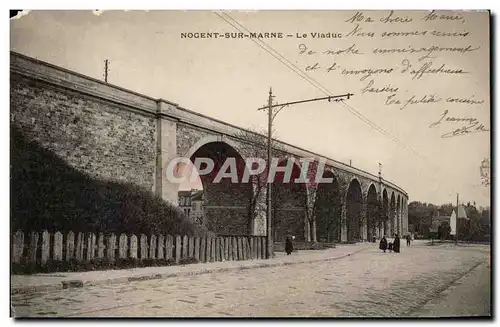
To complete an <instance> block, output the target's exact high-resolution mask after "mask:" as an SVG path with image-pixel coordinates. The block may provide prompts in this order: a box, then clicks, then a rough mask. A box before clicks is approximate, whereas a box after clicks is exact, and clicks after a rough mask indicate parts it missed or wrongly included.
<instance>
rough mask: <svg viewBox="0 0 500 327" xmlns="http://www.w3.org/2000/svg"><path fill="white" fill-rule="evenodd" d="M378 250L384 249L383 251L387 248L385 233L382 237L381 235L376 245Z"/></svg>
mask: <svg viewBox="0 0 500 327" xmlns="http://www.w3.org/2000/svg"><path fill="white" fill-rule="evenodd" d="M378 248H379V249H380V250H384V252H385V251H386V250H387V239H386V238H385V235H384V237H382V239H381V240H380V245H379V247H378Z"/></svg>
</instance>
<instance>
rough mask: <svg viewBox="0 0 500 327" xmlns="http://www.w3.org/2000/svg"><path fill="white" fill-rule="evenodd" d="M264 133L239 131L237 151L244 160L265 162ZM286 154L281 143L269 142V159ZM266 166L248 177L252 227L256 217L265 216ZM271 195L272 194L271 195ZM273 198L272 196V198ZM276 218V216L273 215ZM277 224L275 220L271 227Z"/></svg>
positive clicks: (265, 143) (249, 221) (265, 145)
mask: <svg viewBox="0 0 500 327" xmlns="http://www.w3.org/2000/svg"><path fill="white" fill-rule="evenodd" d="M265 134H267V133H264V132H258V131H255V130H241V131H240V132H238V133H237V134H236V135H235V137H236V138H238V139H239V140H240V142H239V143H240V146H239V148H238V149H239V151H240V153H241V155H242V156H244V157H245V158H261V159H264V160H266V161H267V136H265ZM285 156H286V152H285V150H284V147H283V145H282V143H280V142H278V141H277V140H276V139H272V140H271V157H272V158H284V157H285ZM256 165H257V163H254V164H253V166H252V169H255V168H256ZM267 175H268V165H266V168H265V169H264V171H263V172H262V173H260V174H256V175H252V176H250V179H249V181H250V182H251V184H252V192H251V193H252V194H251V195H250V199H249V205H248V224H249V225H250V226H252V225H253V222H254V220H255V219H256V218H257V217H258V216H264V217H265V215H266V205H267V203H266V201H265V198H264V197H263V195H265V194H266V188H267ZM271 194H272V193H271ZM273 198H274V196H273ZM274 217H276V215H274ZM277 223H279V221H276V219H274V220H273V226H274V225H275V224H277Z"/></svg>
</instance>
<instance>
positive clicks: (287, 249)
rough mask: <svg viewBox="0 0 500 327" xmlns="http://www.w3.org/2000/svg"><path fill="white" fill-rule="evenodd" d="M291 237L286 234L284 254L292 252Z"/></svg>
mask: <svg viewBox="0 0 500 327" xmlns="http://www.w3.org/2000/svg"><path fill="white" fill-rule="evenodd" d="M292 237H293V236H292ZM292 237H290V236H287V237H286V239H285V252H286V255H290V253H292V252H293V243H292Z"/></svg>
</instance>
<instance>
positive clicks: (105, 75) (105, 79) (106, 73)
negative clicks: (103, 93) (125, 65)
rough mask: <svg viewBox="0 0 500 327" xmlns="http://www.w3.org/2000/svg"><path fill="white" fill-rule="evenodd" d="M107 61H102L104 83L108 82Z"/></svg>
mask: <svg viewBox="0 0 500 327" xmlns="http://www.w3.org/2000/svg"><path fill="white" fill-rule="evenodd" d="M108 65H109V61H108V59H106V60H104V82H106V83H107V82H108V70H109V66H108Z"/></svg>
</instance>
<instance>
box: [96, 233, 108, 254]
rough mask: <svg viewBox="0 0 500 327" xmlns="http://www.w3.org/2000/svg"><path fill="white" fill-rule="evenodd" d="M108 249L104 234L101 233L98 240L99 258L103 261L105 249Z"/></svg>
mask: <svg viewBox="0 0 500 327" xmlns="http://www.w3.org/2000/svg"><path fill="white" fill-rule="evenodd" d="M105 248H106V247H105V246H104V234H103V233H99V236H98V238H97V257H98V258H100V259H102V258H104V249H105Z"/></svg>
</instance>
